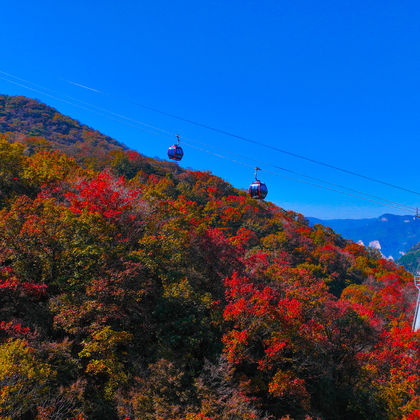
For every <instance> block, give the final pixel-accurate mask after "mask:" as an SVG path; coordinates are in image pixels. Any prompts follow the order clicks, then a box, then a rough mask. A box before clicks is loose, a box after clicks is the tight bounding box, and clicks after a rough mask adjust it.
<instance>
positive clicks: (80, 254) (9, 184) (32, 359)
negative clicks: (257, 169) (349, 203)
mask: <svg viewBox="0 0 420 420" xmlns="http://www.w3.org/2000/svg"><path fill="white" fill-rule="evenodd" d="M19 118H23V117H19ZM16 124H17V126H18V125H19V124H24V122H22V123H18V122H16ZM15 133H18V131H16V132H15ZM6 138H7V136H4V137H1V136H0V192H1V196H0V414H1V416H2V417H5V418H25V419H35V418H38V419H39V418H44V419H66V418H73V417H74V418H78V419H99V418H100V419H102V418H104V419H176V420H181V419H182V420H198V419H222V420H229V419H244V420H251V419H267V420H268V419H272V418H278V419H282V418H291V417H292V418H295V419H303V418H307V419H310V418H325V419H333V420H334V419H343V418H346V419H356V418H357V419H374V418H378V419H379V418H381V419H387V418H388V419H397V418H404V417H405V418H407V419H414V418H415V417H414V416H416V415H417V414H418V413H419V411H418V410H419V409H420V407H419V399H418V398H417V396H416V395H418V392H417V388H418V383H419V374H418V366H417V359H416V358H415V357H414V356H413V355H415V354H416V352H418V351H419V350H420V349H419V342H418V338H419V336H418V334H417V335H415V334H413V333H412V332H411V330H410V324H411V317H412V311H413V304H414V299H415V290H414V287H413V284H412V276H411V275H409V274H408V273H407V272H406V271H405V270H403V269H402V268H401V267H397V266H396V265H395V264H394V263H393V262H391V261H386V260H384V259H381V258H380V256H379V254H378V253H377V252H375V251H374V250H371V249H367V248H364V247H361V246H359V245H357V244H355V243H353V242H351V241H348V240H345V239H343V238H342V237H341V236H339V235H337V234H335V233H334V232H333V231H332V230H331V229H327V228H324V227H323V226H320V225H318V226H316V227H314V228H311V227H309V226H308V224H307V221H306V220H305V218H304V217H303V216H302V215H299V214H296V213H294V212H290V211H289V212H288V211H285V210H283V209H281V208H278V207H276V206H274V205H273V204H271V203H269V202H259V201H256V200H252V199H251V198H249V197H248V196H247V195H246V194H245V193H244V192H242V191H238V190H236V189H234V188H232V186H230V185H229V184H228V183H226V182H225V181H223V180H222V179H220V178H218V177H215V176H213V175H211V174H210V173H209V172H199V171H186V170H180V169H176V168H178V167H177V166H176V165H173V164H169V163H163V162H159V161H156V160H153V159H149V158H145V157H143V156H141V155H139V154H138V153H136V152H133V151H129V150H111V151H109V152H105V151H104V152H103V153H102V154H98V155H97V157H96V159H95V160H93V158H92V156H90V155H88V156H87V157H86V156H83V154H82V153H79V155H78V162H76V161H75V160H74V159H73V158H71V157H69V156H67V155H66V154H63V153H61V152H57V151H54V150H48V149H47V150H46V149H45V147H44V145H43V144H42V143H35V144H33V147H32V150H31V153H27V150H28V149H27V146H26V145H22V144H20V143H18V142H14V143H12V144H11V143H9V142H8V141H7V140H6ZM53 138H54V136H53V133H50V139H53ZM52 141H53V140H52ZM53 145H54V144H53V143H52V144H50V148H52V146H53ZM59 146H60V144H59ZM410 416H411V417H410Z"/></svg>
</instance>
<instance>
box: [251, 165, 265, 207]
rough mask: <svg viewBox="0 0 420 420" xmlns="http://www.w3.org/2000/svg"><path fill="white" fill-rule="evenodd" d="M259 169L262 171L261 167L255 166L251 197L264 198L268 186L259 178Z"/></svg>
mask: <svg viewBox="0 0 420 420" xmlns="http://www.w3.org/2000/svg"><path fill="white" fill-rule="evenodd" d="M257 171H261V169H260V168H255V181H254V182H253V183H252V184H251V185H250V186H249V195H250V196H251V198H255V199H257V200H264V198H265V197H266V196H267V193H268V188H267V186H266V185H265V184H264V183H263V182H261V181H260V180H258V179H257Z"/></svg>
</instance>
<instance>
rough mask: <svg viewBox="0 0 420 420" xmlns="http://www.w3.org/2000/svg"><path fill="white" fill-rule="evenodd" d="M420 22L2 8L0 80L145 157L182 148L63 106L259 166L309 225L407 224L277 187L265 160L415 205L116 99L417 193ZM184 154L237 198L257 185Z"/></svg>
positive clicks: (282, 4)
mask: <svg viewBox="0 0 420 420" xmlns="http://www.w3.org/2000/svg"><path fill="white" fill-rule="evenodd" d="M419 22H420V3H419V2H418V1H410V0H408V1H404V2H402V1H401V2H397V1H386V0H385V1H384V0H381V1H379V0H363V1H361V0H352V1H337V0H328V1H323V0H321V1H317V2H314V1H309V0H302V1H281V0H270V1H269V0H201V1H196V0H195V1H192V0H183V1H182V0H181V1H173V0H172V1H169V0H153V1H134V0H131V1H128V0H120V1H114V0H112V1H111V0H101V1H97V0H84V1H80V0H73V1H71V2H65V1H57V0H54V1H43V0H39V1H37V2H34V1H33V0H31V1H29V0H20V1H18V2H12V1H8V2H2V5H1V24H0V39H1V41H2V42H1V59H0V70H1V71H3V72H8V73H10V74H13V75H15V76H18V77H20V78H23V79H27V80H29V81H31V82H35V83H38V84H39V85H41V86H45V87H48V88H50V89H52V90H53V91H54V92H51V91H50V92H49V94H50V95H52V96H54V97H52V96H48V95H45V94H43V93H41V92H35V91H31V90H28V89H27V88H25V87H24V86H17V85H13V84H10V83H8V82H6V81H5V80H3V79H0V93H5V94H9V95H25V96H31V97H35V98H38V99H40V100H42V101H44V102H46V103H47V104H49V105H52V106H54V107H56V108H57V109H58V110H59V111H61V112H63V113H65V114H68V115H70V116H71V117H73V118H76V119H78V120H80V121H81V122H83V123H85V124H87V125H89V126H92V127H94V128H96V129H98V130H100V131H102V132H103V133H105V134H107V135H110V136H112V137H114V138H115V139H117V140H119V141H121V142H123V143H124V144H126V145H127V146H129V147H130V148H133V149H135V150H138V151H139V152H141V153H144V154H146V155H148V156H151V157H160V158H165V156H166V150H167V147H168V146H169V145H170V144H171V143H172V142H173V140H172V139H171V138H170V137H166V136H162V135H155V134H154V133H153V130H152V131H145V130H142V129H140V127H139V126H138V125H137V126H136V124H135V125H134V126H133V125H128V124H127V123H123V122H122V121H121V120H120V119H118V118H110V117H109V116H108V117H106V116H105V115H99V113H98V112H96V113H95V112H92V111H91V110H89V109H87V108H88V107H84V109H82V108H80V107H76V106H75V105H74V103H75V101H74V100H68V99H67V102H62V101H60V100H58V98H61V99H64V97H65V96H71V97H73V98H77V99H79V100H82V101H86V102H88V103H90V104H93V105H95V106H96V107H102V108H106V109H107V110H110V111H112V112H114V113H118V114H122V115H124V116H126V117H128V118H131V119H135V120H139V121H142V122H144V123H147V124H150V125H153V126H156V127H159V128H161V129H163V130H166V131H168V132H170V133H180V134H181V135H182V136H185V137H188V138H190V139H191V141H190V143H191V144H195V146H198V147H201V148H204V149H206V150H208V151H212V152H214V153H216V154H221V155H223V156H225V157H228V158H229V159H233V160H237V161H241V162H243V163H245V164H246V165H250V166H253V165H254V164H255V163H254V161H253V160H251V159H255V160H256V161H258V162H259V163H258V166H260V167H261V168H262V169H263V172H262V173H261V175H260V178H261V179H262V180H264V181H265V182H266V183H267V185H268V187H269V196H268V197H267V199H270V200H271V201H273V202H275V203H276V204H278V205H280V206H282V207H284V208H287V209H292V210H295V211H299V212H302V213H303V214H305V215H307V216H316V217H323V218H341V217H349V218H362V217H374V216H379V215H380V214H383V213H394V214H409V213H410V212H409V211H403V210H399V209H394V208H388V207H383V206H380V205H378V204H375V203H371V202H367V201H363V200H360V199H358V198H355V197H349V196H344V195H340V194H337V193H334V192H332V191H326V190H322V189H318V188H315V187H313V186H310V185H307V184H303V183H298V182H296V181H295V180H292V179H286V178H282V177H279V176H277V175H275V174H273V173H270V172H276V173H281V172H280V170H278V169H275V168H273V167H271V166H270V165H269V164H271V165H277V166H282V167H285V168H288V169H291V170H293V171H298V172H301V173H304V174H307V175H310V176H313V177H318V178H322V179H325V180H329V181H330V182H334V183H338V184H343V185H345V186H348V187H351V188H355V189H357V190H361V191H364V192H366V193H369V194H374V195H378V196H381V197H384V198H387V199H388V200H392V201H397V202H399V203H404V204H406V205H409V206H414V207H417V206H419V207H420V205H419V203H420V195H415V194H410V193H408V192H403V191H399V190H396V189H392V188H388V187H385V186H383V185H379V184H375V183H372V182H369V181H367V180H362V179H359V178H356V177H353V176H350V175H345V174H343V173H339V172H336V171H333V170H331V169H327V168H325V167H321V166H317V165H314V164H312V163H310V162H307V161H303V160H299V159H296V158H292V157H291V156H287V155H284V154H281V153H278V152H275V151H273V150H269V149H266V148H263V147H259V146H256V145H252V144H249V143H245V142H242V141H240V140H238V139H234V138H230V137H226V136H223V135H220V134H216V133H213V132H211V131H208V130H205V129H203V128H198V127H195V126H193V125H191V124H188V123H186V122H181V121H179V120H176V119H172V118H169V117H166V116H163V115H160V114H157V113H154V112H151V111H147V110H145V109H143V108H141V107H138V106H136V105H135V104H133V103H130V101H128V100H126V99H122V98H127V99H130V100H131V101H134V102H138V103H142V104H145V105H149V106H151V107H155V108H158V109H161V110H164V111H166V112H169V113H174V114H178V115H181V116H183V117H185V118H188V119H192V120H196V121H199V122H202V123H205V124H209V125H212V126H215V127H218V128H220V129H223V130H228V131H231V132H234V133H236V134H238V135H240V136H246V137H249V138H251V139H255V140H257V141H259V142H263V143H266V144H270V145H273V146H275V147H278V148H281V149H285V150H288V151H290V152H294V153H298V154H302V155H305V156H307V157H309V158H312V159H317V160H322V161H324V162H327V163H330V164H333V165H336V166H339V167H343V168H346V169H349V170H353V171H356V172H360V173H363V174H365V175H367V176H370V177H376V178H380V179H382V180H384V181H386V182H390V183H393V184H398V185H401V186H404V187H406V188H409V189H413V190H420V182H419V177H418V169H417V168H418V160H419V151H420V142H419V140H420V118H419V111H420V78H419V75H420V54H419V53H420V25H419ZM0 76H1V77H5V75H4V74H0ZM9 79H10V77H9ZM14 80H15V81H16V79H14ZM65 80H72V81H75V82H77V83H80V84H83V85H86V86H89V87H92V88H95V89H99V90H101V91H103V92H106V93H107V95H100V94H97V93H95V92H93V91H89V90H86V89H81V88H78V87H76V86H74V85H70V84H68V83H66V82H65ZM21 84H22V85H26V86H29V85H28V84H25V83H21ZM32 86H33V85H32ZM38 90H40V91H43V90H44V89H40V88H39V89H38ZM107 115H109V114H107ZM114 117H115V116H114ZM193 141H194V142H195V143H193ZM198 142H202V143H205V144H206V145H205V146H202V145H200V144H199V143H198ZM184 151H185V158H184V159H183V161H182V166H184V167H191V168H193V169H200V170H210V171H211V172H212V173H214V174H215V175H219V176H221V177H223V178H224V179H226V180H227V181H229V182H230V183H232V184H233V185H234V186H236V187H238V188H247V185H249V183H250V182H251V181H252V179H253V171H252V169H251V168H250V167H248V166H245V165H240V164H237V163H235V162H233V161H232V160H226V159H221V158H219V157H217V156H215V155H214V154H210V153H206V152H204V151H201V150H197V149H193V148H191V147H190V146H189V145H185V146H184ZM235 153H239V154H240V155H244V156H245V157H249V160H248V159H246V158H245V157H238V156H235V155H234V154H235Z"/></svg>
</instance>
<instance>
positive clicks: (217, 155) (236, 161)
mask: <svg viewBox="0 0 420 420" xmlns="http://www.w3.org/2000/svg"><path fill="white" fill-rule="evenodd" d="M183 143H185V144H188V142H185V141H184V142H183ZM188 146H189V147H192V148H193V149H196V150H200V151H202V152H205V153H209V154H211V155H213V156H216V157H218V158H221V159H225V160H229V161H231V162H233V163H236V164H239V165H242V166H246V167H248V168H252V169H254V168H255V167H254V166H253V165H249V164H247V163H244V162H240V161H238V160H236V159H231V158H228V157H226V156H223V155H221V154H220V153H214V152H211V151H210V150H206V149H203V148H201V147H197V146H194V145H192V144H188ZM264 172H266V173H268V174H271V175H274V176H279V177H281V178H286V179H291V180H293V181H295V182H300V183H303V184H308V185H311V186H314V187H317V188H322V189H324V190H328V191H333V192H336V193H339V194H344V195H347V196H349V197H356V198H359V199H361V200H365V201H369V202H372V203H376V204H380V205H382V206H386V207H392V208H396V209H398V210H402V211H406V209H404V208H403V207H401V206H398V205H393V204H387V203H384V202H381V201H378V200H373V199H370V198H365V197H362V196H360V195H356V194H351V193H347V192H345V191H340V190H336V189H334V188H330V187H326V186H324V185H319V184H315V183H313V182H309V181H305V180H302V179H299V178H295V177H291V176H287V175H283V174H280V173H278V172H273V171H266V170H264Z"/></svg>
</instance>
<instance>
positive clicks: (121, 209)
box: [65, 172, 139, 219]
mask: <svg viewBox="0 0 420 420" xmlns="http://www.w3.org/2000/svg"><path fill="white" fill-rule="evenodd" d="M76 191H77V192H68V193H66V194H65V196H66V198H67V199H68V200H69V203H70V210H71V211H73V212H74V213H78V214H81V213H82V212H84V211H86V212H87V213H88V214H100V215H101V216H103V217H105V218H108V219H118V218H119V217H120V216H121V215H122V214H123V213H126V212H128V211H129V210H130V209H131V208H132V207H133V204H134V201H135V200H136V199H137V198H138V196H139V191H136V190H130V189H128V188H126V187H125V181H124V179H123V178H120V179H118V180H116V181H115V180H113V178H112V177H111V175H109V174H108V173H107V172H102V173H100V174H99V175H98V176H97V177H96V178H94V179H92V180H89V181H82V182H81V183H80V184H79V185H77V186H76Z"/></svg>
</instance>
